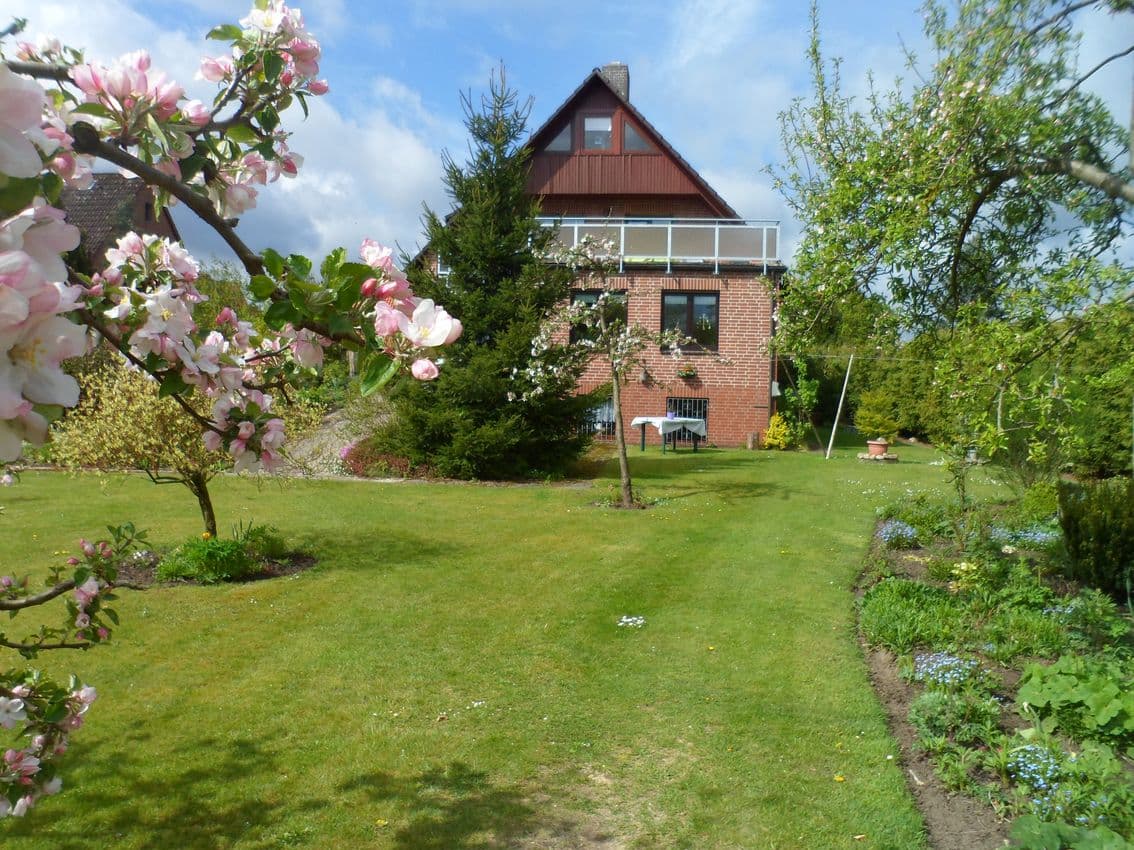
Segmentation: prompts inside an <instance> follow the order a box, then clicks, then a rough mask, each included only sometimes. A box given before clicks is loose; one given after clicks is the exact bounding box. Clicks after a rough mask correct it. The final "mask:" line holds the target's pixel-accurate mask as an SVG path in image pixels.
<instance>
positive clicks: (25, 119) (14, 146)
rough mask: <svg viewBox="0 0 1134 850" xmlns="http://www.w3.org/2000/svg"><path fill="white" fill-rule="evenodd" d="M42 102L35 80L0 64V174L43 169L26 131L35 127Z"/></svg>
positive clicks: (24, 174) (30, 173) (31, 173)
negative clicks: (21, 75) (17, 73)
mask: <svg viewBox="0 0 1134 850" xmlns="http://www.w3.org/2000/svg"><path fill="white" fill-rule="evenodd" d="M45 102H46V98H45V95H44V93H43V89H42V88H40V86H39V84H38V83H36V82H35V81H34V80H28V79H25V78H24V77H20V76H18V75H16V74H13V73H12V72H11V71H9V70H8V66H7V65H5V64H3V63H0V174H6V175H9V176H11V177H22V178H27V177H35V176H36V175H37V174H39V173H40V171H42V170H43V161H42V160H41V159H40V155H39V152H38V151H37V150H36V148H35V145H33V144H32V143H31V141H30V140H29V139H28V137H27V135H26V134H27V132H28V131H29V130H33V129H38V128H39V125H40V117H41V115H42V113H43V107H44V104H45Z"/></svg>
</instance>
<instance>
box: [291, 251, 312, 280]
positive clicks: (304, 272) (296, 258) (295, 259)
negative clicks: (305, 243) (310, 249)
mask: <svg viewBox="0 0 1134 850" xmlns="http://www.w3.org/2000/svg"><path fill="white" fill-rule="evenodd" d="M287 267H288V268H289V269H291V272H292V274H294V275H295V276H296V277H298V278H306V277H307V276H308V275H309V274H311V261H310V260H309V259H307V258H306V257H305V256H303V255H302V254H291V255H290V256H288V258H287Z"/></svg>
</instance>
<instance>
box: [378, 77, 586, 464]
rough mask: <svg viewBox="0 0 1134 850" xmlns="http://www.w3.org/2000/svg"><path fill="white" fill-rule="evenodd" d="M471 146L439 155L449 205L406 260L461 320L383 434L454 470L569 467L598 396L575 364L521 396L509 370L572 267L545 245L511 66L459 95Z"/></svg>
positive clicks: (418, 284)
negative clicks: (462, 153)
mask: <svg viewBox="0 0 1134 850" xmlns="http://www.w3.org/2000/svg"><path fill="white" fill-rule="evenodd" d="M461 101H462V106H463V108H464V113H465V126H466V127H467V128H468V132H469V158H468V160H467V162H465V163H463V164H462V163H458V162H457V161H456V160H454V159H453V157H452V156H451V155H450V154H448V153H446V154H444V155H443V166H444V181H445V185H446V188H447V190H448V195H449V197H450V199H451V200H452V203H453V211H452V212H451V213H450V214H449V215H448V216H444V217H443V216H441V215H439V214H438V213H436V212H435V211H433V210H431V209H429V208H428V207H427V208H426V210H425V216H424V223H425V228H426V235H427V238H428V249H427V252H426V255H435V256H438V257H440V258H441V261H442V263H443V265H444V268H446V269H447V274H446V275H444V276H438V275H436V274H434V273H433V269H432V268H431V265H432V264H431V263H427V262H419V263H417V264H415V265H414V266H413V267H411V269H410V272H409V274H410V279H411V281H412V283H413V287H414V291H415V292H417V293H418V294H419V295H421V296H422V297H430V298H433V299H434V300H435V301H437V302H438V303H441V304H444V305H445V307H446V309H447V310H449V311H450V312H451V313H452V314H453V315H454V316H457V317H458V318H459V319H460V320H461V322H462V324H463V325H464V333H463V335H462V337H461V339H459V340H458V341H457V342H456V343H455V344H454V345H452V346H450V347H449V348H448V349H446V354H445V359H444V362H443V363H442V364H441V366H442V368H441V374H440V376H439V377H438V378H437V380H435V381H432V382H429V383H422V382H416V381H415V382H408V381H407V382H404V383H403V384H402V385H401V386H400V387H399V388H398V389H397V390H396V391H395V393H394V395H393V396H392V399H391V400H392V402H393V408H394V416H393V417H392V418H391V420H390V423H389V424H388V425H387V426H386V428H385V430H384V432H383V433H382V434H381V435H380V437H379V442H380V443H381V444H383V445H384V447H385V448H387V449H388V450H390V451H393V452H396V453H398V454H401V455H404V456H406V457H408V458H409V459H410V460H411V461H412V462H414V463H415V464H425V465H428V466H429V467H431V468H432V469H433V470H435V471H436V472H437V473H438V474H440V475H444V476H448V477H455V478H483V479H494V478H516V477H529V476H533V475H541V476H542V475H555V474H561V473H562V472H563V471H564V470H565V469H566V468H567V466H568V465H569V464H570V463H571V462H572V461H573V460H575V459H577V458H578V457H579V455H580V454H581V453H582V452H583V451H584V450H585V449H586V447H587V445H588V442H589V436H588V435H586V434H585V431H584V428H583V424H584V421H585V419H586V413H587V410H588V409H589V408H590V407H592V406H593V405H594V404H595V403H596V400H595V398H594V397H593V396H591V395H577V394H576V392H575V383H576V380H577V378H578V370H574V371H571V370H568V371H567V372H566V373H565V374H563V375H562V376H561V377H560V378H559V379H558V380H557V381H556V382H554V383H553V384H552V385H551V386H550V387H549V388H548V389H547V391H545V392H544V393H542V394H541V395H539V396H538V397H535V398H530V399H521V398H520V397H519V395H520V394H519V393H516V392H515V391H514V386H513V375H515V374H518V373H520V372H522V371H523V370H524V369H525V367H526V366H527V364H528V362H529V361H530V360H531V357H532V353H531V348H532V340H533V338H534V337H535V336H536V334H537V333H538V331H539V328H540V325H541V323H542V322H543V321H545V319H546V318H547V316H548V315H549V313H550V311H551V310H552V308H553V307H554V306H555V305H556V304H557V303H558V302H561V301H563V300H565V299H566V298H567V297H568V295H569V293H570V284H571V275H570V273H569V272H568V271H567V270H566V269H563V268H560V267H555V266H551V265H548V264H547V263H546V262H545V260H544V259H543V257H544V256H545V255H546V252H547V249H548V246H549V245H550V244H551V241H552V240H553V238H554V234H553V231H552V230H550V229H548V228H544V227H541V226H540V224H539V222H538V221H537V220H536V217H537V216H538V215H539V204H538V201H537V200H536V199H535V198H533V197H531V196H530V195H528V193H527V192H526V183H527V177H528V170H529V167H530V155H529V151H528V150H527V149H526V148H525V147H524V138H525V134H526V127H527V119H528V115H529V113H530V111H531V99H530V98H529V99H527V100H524V101H521V100H520V98H519V96H518V95H517V93H516V92H515V91H514V90H513V89H510V88H508V86H507V83H506V80H505V75H504V71H503V68H501V69H500V71H499V72H498V73H496V74H493V76H492V78H491V80H490V83H489V90H488V92H487V93H486V94H484V95H482V96H481V97H480V99H479V102H474V100H473V98H472V95H471V94H468V95H462V98H461Z"/></svg>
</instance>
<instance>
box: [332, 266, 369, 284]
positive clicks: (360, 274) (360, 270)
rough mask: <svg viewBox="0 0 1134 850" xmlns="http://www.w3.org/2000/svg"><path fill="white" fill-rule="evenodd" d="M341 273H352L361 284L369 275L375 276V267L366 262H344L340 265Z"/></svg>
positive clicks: (353, 278)
mask: <svg viewBox="0 0 1134 850" xmlns="http://www.w3.org/2000/svg"><path fill="white" fill-rule="evenodd" d="M339 275H340V276H341V275H350V277H351V279H352V280H354V281H356V282H357V283H358V284H359V286H361V285H362V282H363V281H364V280H366V279H367V278H368V277H374V269H372V268H370V266H368V265H366V264H365V263H343V264H342V265H341V266H339Z"/></svg>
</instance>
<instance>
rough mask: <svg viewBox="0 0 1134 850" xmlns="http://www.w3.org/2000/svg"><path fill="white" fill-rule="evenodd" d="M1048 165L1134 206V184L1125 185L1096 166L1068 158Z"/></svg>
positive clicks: (1119, 178)
mask: <svg viewBox="0 0 1134 850" xmlns="http://www.w3.org/2000/svg"><path fill="white" fill-rule="evenodd" d="M1050 163H1051V164H1052V165H1054V166H1055V167H1057V168H1058V169H1059V170H1060V171H1062V172H1063V173H1064V174H1067V175H1068V176H1070V177H1074V178H1075V179H1076V180H1078V181H1079V182H1081V183H1086V184H1087V185H1088V186H1094V187H1095V188H1096V189H1101V190H1102V191H1103V192H1105V193H1106V194H1107V195H1109V196H1110V197H1112V198H1122V199H1123V200H1124V201H1126V202H1127V203H1131V204H1134V183H1127V182H1126V181H1125V180H1123V179H1122V178H1121V177H1119V176H1118V175H1117V174H1111V173H1110V172H1109V171H1107V170H1106V169H1104V168H1099V167H1098V166H1097V165H1092V164H1091V163H1089V162H1083V161H1082V160H1078V159H1071V158H1070V157H1062V158H1061V159H1056V160H1050Z"/></svg>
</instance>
